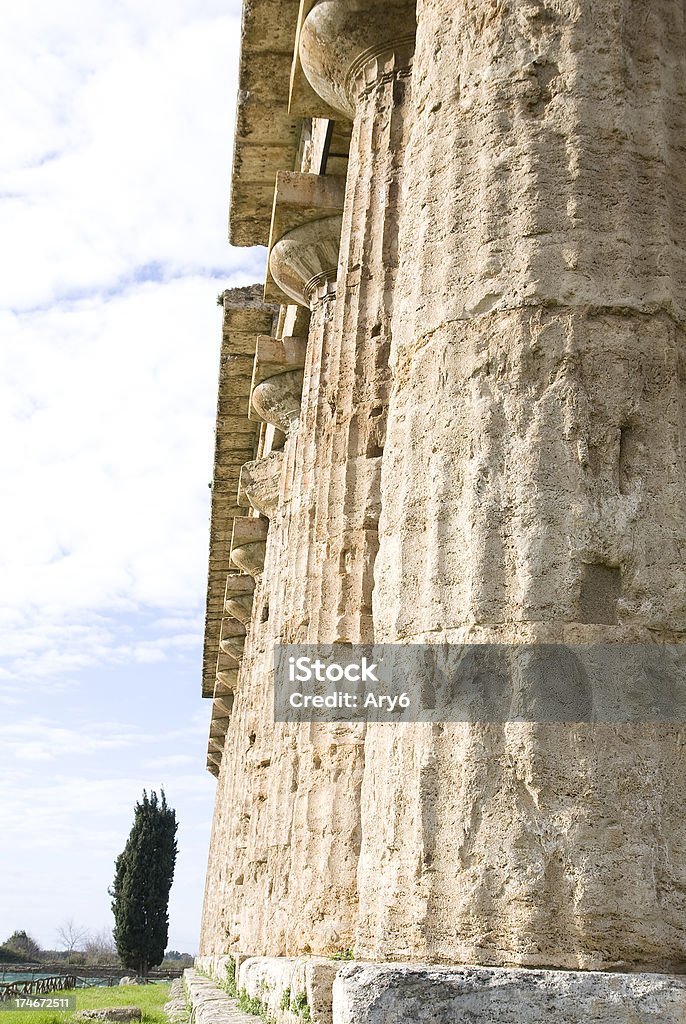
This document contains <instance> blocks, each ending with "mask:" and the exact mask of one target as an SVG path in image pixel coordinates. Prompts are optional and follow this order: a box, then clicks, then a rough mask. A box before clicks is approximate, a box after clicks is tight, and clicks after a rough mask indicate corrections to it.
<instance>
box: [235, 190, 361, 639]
mask: <svg viewBox="0 0 686 1024" xmlns="http://www.w3.org/2000/svg"><path fill="white" fill-rule="evenodd" d="M343 199H344V182H343V180H342V179H341V178H336V177H334V178H326V177H322V176H320V175H316V174H307V173H300V174H297V173H285V172H284V173H280V174H279V175H278V176H277V182H276V195H275V199H274V212H273V216H272V227H271V240H270V250H269V261H268V275H267V288H266V292H267V294H269V295H273V296H276V295H277V289H278V291H279V292H280V294H281V297H282V299H285V300H286V301H289V302H293V301H295V302H297V303H298V304H299V305H301V306H305V307H307V308H308V309H309V310H310V328H309V332H308V339H307V348H306V352H305V353H304V367H303V368H302V369H300V367H293V368H289V367H288V366H285V365H284V366H283V368H282V372H281V373H279V374H277V375H275V376H267V377H266V378H265V380H264V381H262V382H260V383H258V384H257V386H256V387H255V388H254V389H253V394H252V404H253V408H254V409H256V410H257V411H258V413H259V415H261V416H263V418H265V419H267V418H269V417H271V418H272V422H275V417H276V418H280V420H281V429H284V430H285V431H286V432H287V434H288V441H287V444H286V460H287V468H286V471H285V477H286V479H285V496H284V497H285V504H284V509H283V529H282V531H281V535H280V537H281V543H282V545H283V548H284V550H285V549H287V550H288V573H287V579H285V580H284V581H283V591H282V595H281V601H280V607H279V609H278V611H277V614H278V615H279V616H280V620H281V628H280V630H279V634H278V635H279V636H280V638H281V639H283V640H284V641H286V642H302V641H304V640H306V639H307V636H308V630H309V628H310V607H309V602H308V591H309V588H310V586H311V573H312V566H313V565H314V564H315V562H316V552H315V550H314V523H315V503H316V498H317V487H318V475H317V474H318V472H319V471H320V470H321V456H320V451H321V445H322V427H321V423H322V417H323V415H324V412H325V410H324V405H325V402H326V398H327V393H328V392H327V387H328V380H329V367H330V362H331V341H330V334H331V326H332V320H333V311H334V307H335V300H336V280H337V277H338V257H339V242H340V236H341V223H342V222H341V211H342V208H343ZM287 342H288V339H287ZM292 358H294V357H293V356H292ZM296 393H297V397H296Z"/></svg>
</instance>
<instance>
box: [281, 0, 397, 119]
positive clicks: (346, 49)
mask: <svg viewBox="0 0 686 1024" xmlns="http://www.w3.org/2000/svg"><path fill="white" fill-rule="evenodd" d="M415 30H416V3H415V2H414V0H317V2H316V3H315V4H314V6H312V8H311V10H310V11H309V13H308V15H307V17H306V18H305V19H304V20H303V21H302V24H301V25H300V30H299V33H298V54H297V62H298V63H299V64H300V66H301V68H302V71H303V73H304V75H305V77H306V79H307V81H308V82H309V84H310V85H311V86H312V88H313V89H314V91H315V93H316V94H317V96H318V97H320V98H321V99H322V100H323V101H324V103H326V104H327V106H329V107H331V108H332V110H334V111H339V112H341V113H343V114H344V115H345V116H346V117H349V118H351V119H352V118H353V117H354V115H355V108H356V106H357V97H358V95H359V92H360V91H361V90H362V89H364V88H365V87H369V86H371V85H373V84H374V82H376V81H382V80H385V79H386V77H387V76H392V75H394V74H399V73H402V71H403V70H407V69H409V67H410V66H411V63H412V55H413V53H414V40H415Z"/></svg>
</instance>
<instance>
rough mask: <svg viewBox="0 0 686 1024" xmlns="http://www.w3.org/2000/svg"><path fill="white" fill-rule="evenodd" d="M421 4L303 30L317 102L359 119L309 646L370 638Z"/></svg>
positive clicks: (331, 5)
mask: <svg viewBox="0 0 686 1024" xmlns="http://www.w3.org/2000/svg"><path fill="white" fill-rule="evenodd" d="M414 28H415V5H414V3H410V2H405V0H395V2H393V3H388V2H383V3H381V2H379V3H368V2H360V0H319V2H318V3H316V4H315V5H314V6H313V8H312V10H311V11H310V12H309V14H308V16H307V18H306V20H305V21H304V24H303V25H302V27H301V31H300V53H299V56H300V61H301V64H302V68H303V71H304V74H305V75H306V76H307V78H308V79H309V82H310V84H311V86H312V87H313V88H314V90H315V91H316V93H318V95H319V96H320V97H321V99H323V100H324V101H325V102H326V103H327V104H328V105H329V106H330V107H331V108H333V109H334V110H339V111H341V112H342V113H343V114H344V115H345V116H346V117H350V118H351V119H352V121H353V129H352V138H351V144H350V153H349V161H348V176H347V185H346V196H345V206H344V212H343V229H342V234H341V257H340V268H341V270H340V277H339V284H338V302H337V305H336V310H335V313H334V325H333V350H332V372H331V375H330V380H329V385H328V394H327V398H328V402H327V403H326V404H325V406H324V410H325V419H324V420H323V422H322V434H321V441H320V447H319V464H320V466H321V472H320V473H319V479H320V488H319V495H318V500H317V525H316V538H317V543H316V546H315V549H314V553H315V556H316V557H315V558H314V559H313V561H312V565H311V573H310V580H311V605H312V609H313V612H312V615H313V618H312V622H311V628H310V639H311V640H316V641H330V640H345V641H352V642H355V641H368V640H370V639H371V638H372V635H373V626H372V617H371V595H372V586H373V569H374V560H375V558H376V552H377V546H378V542H377V523H378V516H379V487H380V475H381V456H382V452H383V448H384V443H385V434H386V409H387V404H388V352H389V347H390V340H391V312H392V303H393V292H394V286H395V276H396V273H397V229H398V221H397V202H398V193H399V188H400V181H401V174H402V167H403V157H404V146H405V141H406V133H407V90H408V83H409V75H410V69H411V63H412V52H413V48H414Z"/></svg>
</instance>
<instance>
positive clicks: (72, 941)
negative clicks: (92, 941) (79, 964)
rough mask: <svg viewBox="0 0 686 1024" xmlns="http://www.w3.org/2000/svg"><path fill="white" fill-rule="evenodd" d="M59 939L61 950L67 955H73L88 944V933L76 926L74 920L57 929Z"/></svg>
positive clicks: (70, 919) (65, 922)
mask: <svg viewBox="0 0 686 1024" xmlns="http://www.w3.org/2000/svg"><path fill="white" fill-rule="evenodd" d="M57 938H58V939H59V942H60V949H63V950H64V951H65V952H66V953H73V952H74V951H75V950H76V949H78V948H79V947H80V946H83V944H84V943H85V942H86V940H87V938H88V932H87V931H86V929H85V928H79V927H77V925H75V924H74V921H73V920H72V918H69V920H68V921H64V922H63V923H62V924H61V925H60V926H59V928H58V929H57Z"/></svg>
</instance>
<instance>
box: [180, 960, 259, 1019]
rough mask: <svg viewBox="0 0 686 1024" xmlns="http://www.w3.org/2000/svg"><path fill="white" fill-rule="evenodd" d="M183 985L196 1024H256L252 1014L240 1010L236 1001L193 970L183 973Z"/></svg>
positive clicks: (189, 969) (188, 969)
mask: <svg viewBox="0 0 686 1024" xmlns="http://www.w3.org/2000/svg"><path fill="white" fill-rule="evenodd" d="M183 984H184V989H185V992H186V998H187V999H188V1002H189V1004H190V1006H191V1008H192V1011H193V1020H194V1021H195V1022H196V1024H255V1018H254V1017H253V1016H252V1014H249V1013H243V1011H242V1010H239V1008H238V1005H237V1003H236V1000H235V999H231V998H230V997H229V996H228V995H227V994H226V992H223V991H222V990H221V989H220V988H218V987H217V985H215V983H214V981H212V980H211V979H210V978H206V977H204V976H203V975H202V974H199V973H198V971H195V970H193V968H190V967H189V968H187V969H186V970H185V971H184V972H183Z"/></svg>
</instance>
